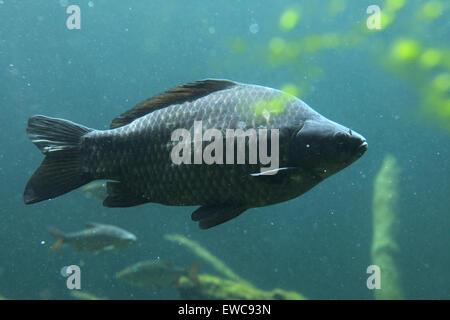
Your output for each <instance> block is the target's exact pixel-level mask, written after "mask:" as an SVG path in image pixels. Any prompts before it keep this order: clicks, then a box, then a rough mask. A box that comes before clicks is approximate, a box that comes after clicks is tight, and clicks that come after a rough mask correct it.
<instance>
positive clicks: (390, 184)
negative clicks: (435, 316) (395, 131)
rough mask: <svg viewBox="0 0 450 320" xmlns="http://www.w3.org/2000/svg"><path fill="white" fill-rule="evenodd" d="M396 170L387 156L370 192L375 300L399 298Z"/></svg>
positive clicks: (397, 183)
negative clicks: (377, 270) (376, 281)
mask: <svg viewBox="0 0 450 320" xmlns="http://www.w3.org/2000/svg"><path fill="white" fill-rule="evenodd" d="M399 181H400V167H399V165H398V163H397V160H396V159H395V158H394V157H393V156H391V155H387V156H386V157H385V159H384V161H383V164H382V166H381V169H380V171H379V172H378V174H377V176H376V178H375V183H374V192H373V238H372V250H371V255H372V263H373V264H374V265H377V266H378V267H379V268H380V270H381V288H380V289H376V290H375V298H376V299H380V300H382V299H402V298H403V292H402V289H401V286H400V272H399V270H398V262H397V260H398V256H399V253H400V249H399V246H398V243H397V233H398V225H399V217H398V215H399V210H398V198H399Z"/></svg>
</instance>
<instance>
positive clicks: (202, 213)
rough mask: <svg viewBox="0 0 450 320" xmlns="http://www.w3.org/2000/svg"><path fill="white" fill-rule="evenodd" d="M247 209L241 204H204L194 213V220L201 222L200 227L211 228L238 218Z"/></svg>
mask: <svg viewBox="0 0 450 320" xmlns="http://www.w3.org/2000/svg"><path fill="white" fill-rule="evenodd" d="M247 209H248V208H247V207H245V206H241V205H218V206H203V207H200V208H198V209H197V210H195V211H194V212H193V213H192V220H194V221H198V222H199V227H200V229H209V228H212V227H215V226H217V225H219V224H222V223H224V222H227V221H229V220H231V219H233V218H236V217H237V216H239V215H240V214H241V213H243V212H244V211H245V210H247Z"/></svg>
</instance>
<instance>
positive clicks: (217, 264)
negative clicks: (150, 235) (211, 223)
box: [164, 234, 244, 281]
mask: <svg viewBox="0 0 450 320" xmlns="http://www.w3.org/2000/svg"><path fill="white" fill-rule="evenodd" d="M164 238H165V239H166V240H168V241H172V242H175V243H177V244H179V245H182V246H184V247H186V248H188V249H189V250H191V251H192V252H193V253H194V254H195V255H197V256H198V257H199V258H201V259H203V260H204V261H206V262H208V263H209V264H210V265H211V266H212V267H214V269H216V271H217V272H219V273H220V274H222V275H224V276H225V277H227V278H229V279H232V280H235V281H244V280H243V279H242V278H241V277H239V276H238V275H237V274H236V273H234V271H233V270H231V269H230V268H229V267H228V266H227V265H226V264H225V263H223V262H222V261H221V260H220V259H218V258H217V257H216V256H214V255H213V254H212V253H211V252H209V251H208V250H206V249H205V248H203V247H202V246H201V245H200V244H199V243H198V242H196V241H194V240H190V239H188V238H186V237H185V236H183V235H181V234H166V235H165V236H164Z"/></svg>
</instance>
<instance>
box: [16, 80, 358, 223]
mask: <svg viewBox="0 0 450 320" xmlns="http://www.w3.org/2000/svg"><path fill="white" fill-rule="evenodd" d="M196 121H201V124H202V131H203V133H204V132H205V130H206V129H213V128H214V129H217V130H219V131H220V132H221V133H222V135H223V137H226V132H227V130H228V129H232V130H233V129H234V130H235V129H241V130H244V131H246V130H248V129H253V130H255V132H256V134H257V139H258V136H259V132H258V129H267V130H271V129H277V130H279V162H278V168H280V171H278V173H277V174H276V175H274V176H270V175H261V174H260V173H261V169H262V167H267V166H268V165H262V164H249V155H248V152H249V142H246V149H245V152H246V162H245V164H212V165H207V164H204V163H202V164H194V163H193V164H181V165H175V164H174V163H173V162H172V159H171V157H170V156H171V152H172V150H173V148H174V147H175V146H176V145H177V144H178V143H179V141H171V136H172V133H173V132H174V130H176V129H186V130H187V131H188V132H190V134H191V139H195V138H196V135H195V134H194V124H195V122H196ZM51 126H54V127H55V128H56V130H54V131H53V130H51V129H50V127H51ZM111 128H113V129H110V130H105V131H100V130H93V129H90V128H86V127H83V126H79V125H76V124H74V123H71V122H70V121H67V120H61V119H52V118H48V117H43V116H36V117H33V118H30V121H29V127H28V129H27V130H28V131H27V132H28V134H29V136H30V138H31V139H32V141H33V142H34V143H35V144H36V145H37V146H38V148H40V149H41V151H42V152H44V154H48V155H47V156H46V159H45V160H44V162H43V164H42V165H41V167H40V168H39V169H38V170H37V171H36V172H35V174H34V175H33V177H32V178H31V179H30V181H29V182H28V184H27V187H26V188H25V192H24V200H25V203H27V204H30V203H35V202H39V201H42V200H45V199H50V198H52V197H55V196H59V195H61V194H64V193H67V192H69V191H70V190H73V189H75V188H77V187H79V186H82V185H84V184H86V183H88V182H89V181H92V180H96V179H107V180H112V181H113V182H109V183H108V184H107V189H108V198H107V199H105V202H104V204H105V205H106V206H112V207H127V206H134V205H139V204H142V203H145V202H157V203H162V204H166V205H180V206H181V205H201V206H203V207H204V208H203V209H201V211H199V212H201V214H200V213H199V215H200V216H201V219H200V220H198V221H199V225H200V227H201V228H210V227H212V226H215V225H217V224H220V223H223V222H225V221H227V220H229V219H232V218H234V217H236V216H238V215H239V214H241V213H242V212H244V211H245V210H246V209H248V208H252V207H259V206H266V205H270V204H275V203H278V202H282V201H286V200H289V199H292V198H295V197H297V196H299V195H301V194H303V193H304V192H306V191H308V190H309V189H311V188H312V187H313V186H314V185H316V184H317V183H319V182H320V181H322V180H323V179H325V178H327V177H329V176H330V175H332V174H334V173H336V172H338V171H339V170H341V169H343V168H345V167H346V166H348V165H349V164H350V163H352V162H353V161H355V160H356V159H357V158H359V157H360V156H361V155H362V154H363V153H364V152H365V151H366V150H367V143H366V142H365V139H364V138H363V137H362V136H361V135H359V134H357V133H356V132H353V134H348V132H349V129H348V128H345V127H343V126H341V125H339V124H337V123H335V122H332V121H330V120H328V119H326V118H324V117H323V116H321V115H320V114H318V113H317V112H316V111H314V110H313V109H311V108H310V107H309V106H307V105H306V104H305V103H304V102H303V101H301V100H299V99H297V98H295V97H293V96H290V95H288V94H285V93H283V92H281V91H279V90H275V89H272V88H267V87H262V86H257V85H247V84H240V83H233V82H230V81H225V80H211V79H208V80H203V81H198V82H195V83H190V84H186V85H183V86H178V87H175V88H173V89H171V90H169V91H167V92H165V93H163V94H160V95H157V96H155V97H153V98H150V99H147V100H145V101H143V102H141V103H140V104H138V105H137V106H136V107H135V108H133V109H131V110H129V111H127V112H125V113H124V114H122V115H121V116H119V117H117V118H116V119H114V120H113V123H112V125H111ZM47 129H49V130H47ZM267 133H268V137H269V138H270V131H269V132H267ZM338 138H339V139H340V140H339V141H338V140H337V139H338ZM47 141H48V142H47ZM311 141H312V145H311V148H310V143H311ZM80 142H81V143H80ZM236 143H237V142H236V139H235V152H234V153H235V155H234V157H235V158H234V161H235V163H236V159H237V158H236V157H237V155H236ZM269 143H270V141H269ZM209 144H210V142H206V141H205V142H204V143H203V146H202V150H203V151H204V150H205V147H206V146H207V145H209ZM257 145H258V147H259V144H257ZM252 146H253V145H252ZM223 148H224V150H223V151H224V154H223V156H224V159H223V160H224V161H225V159H226V153H225V151H226V143H225V141H223ZM269 150H270V149H269ZM269 150H266V151H269ZM191 151H192V152H194V150H193V148H191ZM193 159H194V156H193V154H192V160H193ZM271 160H273V159H271ZM271 168H274V167H271ZM61 171H63V172H64V175H61ZM80 173H81V174H80Z"/></svg>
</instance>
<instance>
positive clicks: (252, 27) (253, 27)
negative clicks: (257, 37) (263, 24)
mask: <svg viewBox="0 0 450 320" xmlns="http://www.w3.org/2000/svg"><path fill="white" fill-rule="evenodd" d="M248 30H250V32H251V33H253V34H256V33H258V31H259V25H258V24H257V23H253V24H251V25H250V27H248Z"/></svg>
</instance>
